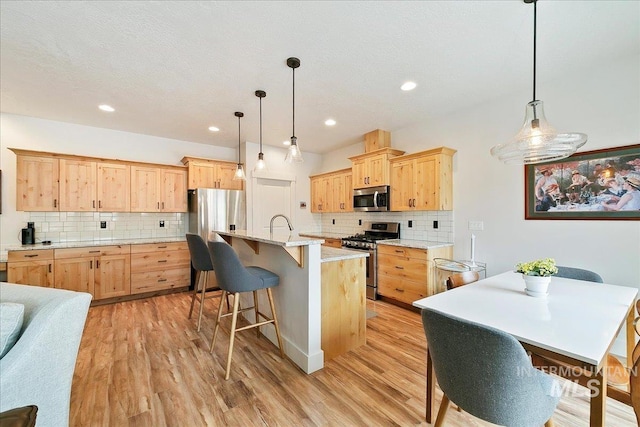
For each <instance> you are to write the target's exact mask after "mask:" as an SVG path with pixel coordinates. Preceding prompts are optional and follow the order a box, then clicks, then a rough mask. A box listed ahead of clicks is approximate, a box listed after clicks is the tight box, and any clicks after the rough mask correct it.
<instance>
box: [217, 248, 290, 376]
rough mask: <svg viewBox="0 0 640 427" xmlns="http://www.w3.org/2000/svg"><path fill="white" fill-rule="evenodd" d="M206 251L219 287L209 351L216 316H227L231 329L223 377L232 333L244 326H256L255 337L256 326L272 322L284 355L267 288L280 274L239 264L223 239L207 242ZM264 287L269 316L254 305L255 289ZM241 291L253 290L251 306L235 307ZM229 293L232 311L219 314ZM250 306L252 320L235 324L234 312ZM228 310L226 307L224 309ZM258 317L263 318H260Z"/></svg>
mask: <svg viewBox="0 0 640 427" xmlns="http://www.w3.org/2000/svg"><path fill="white" fill-rule="evenodd" d="M209 251H210V252H211V260H212V261H213V267H214V269H215V272H216V277H217V278H218V286H220V288H221V289H222V299H221V300H220V307H219V308H218V316H217V317H216V323H215V329H214V330H213V338H212V339H211V346H210V348H209V351H210V352H213V346H214V345H215V342H216V337H217V335H218V328H219V327H220V319H221V318H222V317H227V316H232V317H231V331H230V334H229V335H230V336H229V352H228V354H227V367H226V372H225V377H224V379H225V380H228V379H229V374H230V372H231V356H232V354H233V343H234V341H235V334H236V332H238V331H243V330H245V329H250V328H256V333H257V335H258V337H259V336H260V327H261V326H263V325H266V324H269V323H272V324H273V326H274V327H275V330H276V337H277V338H278V347H279V348H280V356H281V357H282V358H283V359H284V350H283V347H282V336H281V335H280V326H279V324H278V318H277V316H276V309H275V305H274V303H273V294H272V292H271V288H273V287H274V286H278V285H279V284H280V277H278V275H276V274H274V273H272V272H271V271H269V270H266V269H264V268H262V267H253V266H252V267H245V266H244V265H242V262H241V261H240V258H239V257H238V255H237V254H236V252H235V251H234V250H233V248H232V247H231V246H229V244H227V243H226V242H211V241H210V242H209ZM262 289H264V290H265V291H266V293H267V297H268V299H269V305H270V308H271V317H269V316H267V315H266V314H265V313H263V312H261V311H260V310H259V307H258V291H259V290H262ZM243 292H252V293H253V306H251V307H245V308H243V309H241V310H239V309H238V308H239V304H240V295H239V294H241V293H243ZM228 294H233V312H231V313H229V312H227V313H225V314H222V302H223V299H224V298H225V296H226V295H228ZM248 310H254V312H255V323H252V324H249V325H248V326H242V327H238V312H239V311H240V312H244V311H248ZM227 311H228V310H227ZM260 317H262V318H263V319H265V320H264V321H260Z"/></svg>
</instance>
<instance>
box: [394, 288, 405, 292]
mask: <svg viewBox="0 0 640 427" xmlns="http://www.w3.org/2000/svg"><path fill="white" fill-rule="evenodd" d="M396 291H398V292H404V289H400V288H396Z"/></svg>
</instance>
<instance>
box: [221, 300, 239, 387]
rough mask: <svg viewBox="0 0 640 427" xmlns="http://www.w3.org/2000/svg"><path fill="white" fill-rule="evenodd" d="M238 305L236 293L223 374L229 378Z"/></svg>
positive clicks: (225, 377) (226, 378)
mask: <svg viewBox="0 0 640 427" xmlns="http://www.w3.org/2000/svg"><path fill="white" fill-rule="evenodd" d="M239 305H240V298H238V293H235V294H234V296H233V315H232V316H231V335H230V336H229V355H228V356H227V372H226V373H225V375H224V379H225V380H228V379H229V374H230V373H231V356H233V342H234V341H235V338H236V324H237V322H238V306H239Z"/></svg>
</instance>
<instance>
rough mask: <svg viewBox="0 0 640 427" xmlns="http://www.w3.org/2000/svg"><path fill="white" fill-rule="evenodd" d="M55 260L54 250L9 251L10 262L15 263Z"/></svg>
mask: <svg viewBox="0 0 640 427" xmlns="http://www.w3.org/2000/svg"><path fill="white" fill-rule="evenodd" d="M43 259H44V260H46V259H53V249H34V250H30V251H9V254H8V255H7V261H8V262H15V261H39V260H43Z"/></svg>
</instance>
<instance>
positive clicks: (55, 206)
mask: <svg viewBox="0 0 640 427" xmlns="http://www.w3.org/2000/svg"><path fill="white" fill-rule="evenodd" d="M53 207H54V208H57V207H58V199H53Z"/></svg>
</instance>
